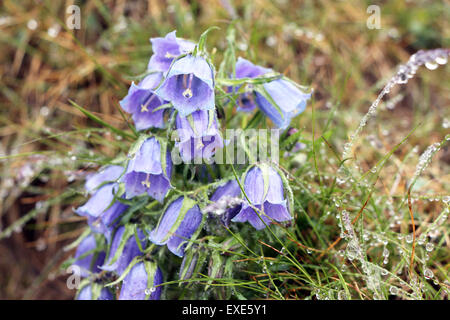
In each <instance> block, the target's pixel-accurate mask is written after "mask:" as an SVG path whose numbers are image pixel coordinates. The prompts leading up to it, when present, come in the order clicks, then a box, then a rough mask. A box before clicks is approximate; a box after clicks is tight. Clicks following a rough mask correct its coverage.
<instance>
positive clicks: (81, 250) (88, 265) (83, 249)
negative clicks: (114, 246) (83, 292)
mask: <svg viewBox="0 0 450 320" xmlns="http://www.w3.org/2000/svg"><path fill="white" fill-rule="evenodd" d="M105 256H106V253H105V252H104V251H99V250H98V249H97V241H96V239H95V236H94V235H93V234H90V235H88V236H87V237H85V238H84V239H83V240H82V241H81V242H80V244H79V245H78V247H77V251H76V252H75V256H74V260H75V262H74V263H73V264H72V265H75V266H78V267H79V268H80V276H81V277H84V278H85V277H88V276H89V275H90V274H91V273H97V272H100V271H101V269H100V268H99V267H100V266H101V265H102V264H103V261H104V260H105Z"/></svg>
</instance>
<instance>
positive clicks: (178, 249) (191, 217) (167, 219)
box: [150, 197, 202, 257]
mask: <svg viewBox="0 0 450 320" xmlns="http://www.w3.org/2000/svg"><path fill="white" fill-rule="evenodd" d="M201 221H202V213H201V212H200V208H199V207H198V205H196V204H195V201H194V200H191V199H189V198H187V197H179V198H178V199H176V200H175V201H173V202H172V203H171V204H169V206H168V207H167V209H166V211H165V212H164V215H163V217H162V219H161V220H160V222H159V223H158V225H157V226H156V228H155V229H154V230H153V231H152V232H151V233H150V241H152V242H153V243H154V244H157V245H165V244H167V248H168V249H169V250H170V251H171V252H172V253H174V254H175V255H177V256H179V257H182V256H183V255H184V249H185V248H186V245H187V242H188V240H189V239H190V238H191V237H192V235H193V234H194V232H195V231H196V230H197V229H198V227H199V225H200V223H201Z"/></svg>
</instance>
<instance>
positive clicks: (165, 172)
mask: <svg viewBox="0 0 450 320" xmlns="http://www.w3.org/2000/svg"><path fill="white" fill-rule="evenodd" d="M161 153H162V152H161V144H160V143H159V141H158V140H157V139H156V138H154V137H152V138H148V139H147V140H145V141H144V142H143V143H142V145H141V146H140V148H139V150H138V151H137V152H136V153H135V154H134V156H133V158H132V159H131V160H130V161H129V163H128V167H127V170H126V172H125V175H124V177H123V182H124V183H125V195H126V198H128V199H129V198H132V197H135V196H138V195H141V194H143V193H147V194H148V195H149V196H151V197H152V198H154V199H156V200H158V201H159V202H162V201H163V200H164V198H165V196H166V194H167V192H168V190H169V188H170V177H171V174H172V159H171V157H170V152H169V151H168V150H167V152H166V154H165V155H162V154H161ZM163 157H164V158H163Z"/></svg>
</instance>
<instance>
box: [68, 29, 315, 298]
mask: <svg viewBox="0 0 450 320" xmlns="http://www.w3.org/2000/svg"><path fill="white" fill-rule="evenodd" d="M209 31H210V29H208V30H207V31H206V32H205V33H203V34H202V35H201V37H200V39H199V41H198V43H194V42H191V41H189V40H185V39H182V38H179V37H177V36H176V34H175V31H173V32H170V33H169V34H167V35H166V36H165V37H159V38H152V39H150V42H151V45H152V48H153V55H152V56H151V57H150V60H149V62H148V66H147V70H146V73H145V76H144V77H143V78H142V80H140V81H139V82H138V83H137V84H135V83H132V84H131V86H130V88H129V90H128V94H127V95H126V96H125V97H124V98H123V99H122V100H121V101H120V106H121V108H122V109H123V110H124V111H126V112H127V113H128V114H130V116H131V118H132V120H133V123H134V128H135V129H136V130H132V134H128V133H126V134H125V135H124V136H126V137H127V138H130V137H134V136H133V134H135V138H130V140H133V139H135V140H134V141H132V142H131V143H132V144H131V145H129V146H128V148H129V152H128V153H127V154H126V155H124V154H120V155H119V156H118V157H117V158H116V159H114V160H113V161H111V163H114V164H112V165H108V166H105V167H103V168H102V169H101V170H100V171H99V172H98V173H94V174H91V175H89V176H88V178H87V180H86V183H85V191H86V193H87V194H89V195H90V198H89V199H88V200H87V201H86V202H85V203H84V204H83V205H81V206H79V207H78V208H77V209H75V212H76V213H77V214H78V215H80V216H83V217H86V220H87V223H88V226H89V230H87V231H86V232H85V233H83V237H81V238H80V239H78V240H77V242H76V244H78V247H77V250H76V252H75V255H74V258H72V260H70V261H71V263H72V264H73V265H76V266H78V267H79V268H80V269H81V276H82V277H83V278H84V280H83V281H84V282H83V286H82V287H81V288H79V291H78V294H77V296H76V298H77V299H80V300H83V299H101V300H108V299H114V298H115V297H118V298H119V299H121V300H146V299H151V300H157V299H160V298H161V297H168V298H171V297H172V295H173V292H175V291H174V290H166V289H165V284H164V278H165V277H168V278H169V279H165V280H166V282H172V281H174V280H177V279H171V278H170V277H172V276H171V275H175V278H176V277H177V276H176V274H178V277H179V280H182V281H185V280H187V279H189V278H193V277H195V276H196V275H198V274H197V273H199V272H202V268H204V266H205V265H206V264H205V263H204V262H205V261H206V259H209V263H208V264H207V265H208V270H207V272H205V273H204V274H209V275H212V276H211V277H212V278H213V277H219V278H220V277H222V276H223V277H225V276H229V277H231V276H232V274H233V273H232V269H233V267H234V266H235V263H234V262H232V261H234V260H236V259H234V258H236V257H237V256H233V257H234V258H231V257H230V258H229V259H228V255H233V254H235V253H236V254H238V252H239V250H240V246H241V244H242V243H245V242H247V240H246V239H245V237H247V236H248V235H249V234H250V233H251V234H253V236H252V237H258V236H259V234H260V233H258V232H257V231H258V230H262V229H264V228H266V227H270V228H272V227H275V226H273V225H272V224H277V225H279V226H280V227H283V226H282V225H281V222H287V221H290V220H292V219H293V216H292V213H291V210H292V201H291V200H292V197H291V196H290V194H291V193H290V187H289V185H288V182H287V180H286V178H285V177H284V175H283V173H282V171H280V170H279V169H278V167H277V164H276V163H267V162H265V161H264V160H261V158H260V159H258V161H259V162H256V163H249V164H248V165H247V164H241V163H239V165H237V166H230V165H229V164H223V163H219V161H216V160H217V158H215V157H214V156H215V155H216V154H217V153H218V152H223V151H225V150H226V151H227V152H230V153H232V154H233V152H235V151H236V150H235V146H234V145H233V144H231V143H230V142H232V141H233V140H232V139H230V140H229V139H228V136H227V140H225V139H224V138H223V137H224V133H223V132H224V129H225V128H224V126H234V127H235V129H245V128H246V127H247V126H251V127H252V128H260V129H264V128H265V127H264V126H265V125H266V123H265V121H262V120H264V116H262V115H265V116H267V117H268V118H269V119H270V120H271V121H272V123H273V125H274V126H276V127H278V128H281V129H286V128H287V127H288V126H289V125H290V123H291V120H292V119H293V118H294V117H295V116H297V115H298V114H300V113H301V112H303V110H304V109H305V107H306V103H307V101H308V99H309V98H310V96H311V94H310V93H307V92H305V91H304V90H303V88H302V87H300V86H298V85H297V84H295V83H293V82H292V81H291V80H289V79H288V78H286V77H284V76H282V75H280V74H277V73H276V72H274V71H273V70H272V69H269V68H265V67H261V66H258V65H255V64H253V63H252V62H250V61H248V60H246V59H243V58H238V59H237V61H235V60H234V55H230V52H228V54H227V55H226V56H227V57H228V58H227V59H226V61H225V62H224V63H222V64H221V65H220V68H219V70H218V71H217V72H216V69H215V67H214V65H213V62H212V61H213V60H212V59H211V57H210V55H209V54H208V52H207V50H206V49H205V41H206V35H207V34H208V32H209ZM230 57H233V58H232V59H231V58H230ZM214 59H216V58H214ZM233 64H234V65H233ZM230 70H234V71H235V72H233V73H232V72H231V71H230ZM236 104H237V106H236ZM236 107H237V108H236ZM255 110H259V111H261V113H259V114H257V115H258V117H255V116H253V115H252V114H251V113H252V112H254V111H255ZM227 129H228V128H227ZM118 130H119V129H118ZM174 136H175V137H176V139H173V137H174ZM171 139H172V140H171ZM295 142H296V141H293V142H292V143H295ZM125 143H128V142H126V141H125V140H121V141H118V144H120V146H121V147H122V146H124V147H127V146H126V145H125ZM244 144H245V141H244ZM250 148H251V147H249V146H246V148H245V150H244V151H245V152H247V153H249V151H251V150H250ZM121 150H126V149H124V148H121ZM291 152H295V151H292V150H291ZM178 155H179V156H180V157H178ZM175 156H176V157H175ZM175 158H177V159H178V158H181V160H182V162H181V163H177V161H175ZM100 160H101V159H100ZM193 160H194V161H193ZM239 222H242V223H239ZM244 222H248V224H246V223H244ZM255 230H256V231H255ZM231 234H233V235H234V236H231ZM234 237H239V238H240V239H241V240H239V241H238V240H236V239H237V238H234ZM214 250H216V251H214ZM217 250H223V252H221V253H218V252H217ZM233 259H234V260H233ZM180 265H181V268H180ZM203 271H204V270H203ZM207 282H208V284H207V285H206V288H205V289H208V288H209V286H211V284H212V280H208V281H207ZM172 291H173V292H172ZM205 292H206V290H205Z"/></svg>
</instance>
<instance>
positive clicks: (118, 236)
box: [101, 225, 147, 275]
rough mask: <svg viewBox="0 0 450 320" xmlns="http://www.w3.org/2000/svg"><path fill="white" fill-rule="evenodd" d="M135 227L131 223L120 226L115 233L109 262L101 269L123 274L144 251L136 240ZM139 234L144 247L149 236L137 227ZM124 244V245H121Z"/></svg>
mask: <svg viewBox="0 0 450 320" xmlns="http://www.w3.org/2000/svg"><path fill="white" fill-rule="evenodd" d="M133 231H134V229H133V227H132V226H131V225H127V226H126V227H124V226H120V227H119V228H118V229H117V231H116V233H115V234H114V239H113V241H112V243H111V249H110V251H109V257H108V262H106V263H105V264H104V265H103V266H102V267H101V269H102V270H106V271H113V272H116V273H117V274H118V275H121V274H122V273H123V272H124V271H125V269H126V268H127V267H128V264H129V263H130V262H131V261H132V260H133V259H134V258H135V257H137V256H138V255H141V254H142V252H141V250H140V249H139V245H138V244H137V242H136V238H135V235H134V232H133ZM137 235H138V238H139V241H140V243H141V246H142V248H143V249H144V248H145V245H146V243H147V238H146V236H145V234H144V233H143V232H142V231H141V230H139V229H137ZM121 244H122V245H121Z"/></svg>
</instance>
